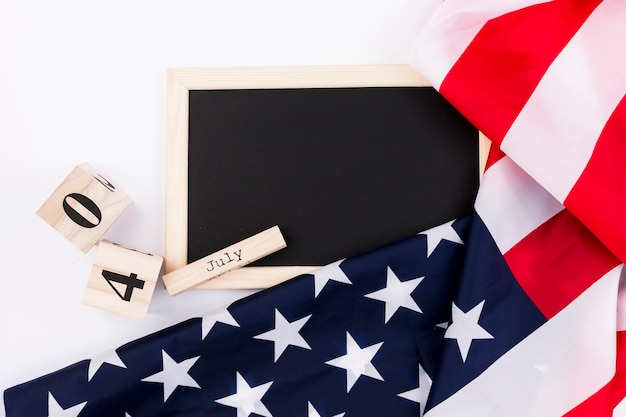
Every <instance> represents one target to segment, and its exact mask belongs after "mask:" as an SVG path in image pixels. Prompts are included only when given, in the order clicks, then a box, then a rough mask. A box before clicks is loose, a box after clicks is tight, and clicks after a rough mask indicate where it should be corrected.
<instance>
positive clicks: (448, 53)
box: [4, 0, 626, 417]
mask: <svg viewBox="0 0 626 417" xmlns="http://www.w3.org/2000/svg"><path fill="white" fill-rule="evenodd" d="M624 22H626V6H624V5H623V3H620V2H618V1H604V2H600V1H586V0H577V1H559V0H556V1H550V2H536V1H535V2H533V1H528V0H514V1H509V2H502V1H496V0H477V1H472V2H467V1H456V0H446V1H445V2H443V3H442V4H441V6H440V8H439V9H438V10H437V11H436V12H435V14H434V15H433V18H432V19H431V21H430V23H429V24H428V25H427V26H426V27H425V29H424V31H423V33H422V35H421V36H420V38H419V40H418V42H417V43H416V48H415V51H414V53H413V55H412V58H411V59H412V63H413V65H415V66H416V68H418V70H419V71H420V72H421V73H423V74H424V75H425V76H426V77H428V78H429V79H430V80H431V82H432V83H433V85H434V86H435V87H436V88H437V89H438V90H439V91H440V92H441V93H442V94H443V95H444V96H445V97H447V98H448V99H449V100H450V101H451V102H452V103H453V104H454V105H455V106H456V107H457V108H458V109H459V110H460V111H461V112H462V113H464V114H465V115H466V116H467V117H468V118H469V120H470V121H472V122H473V123H474V124H475V125H476V126H477V127H478V128H479V129H481V130H482V131H483V132H485V133H486V134H487V135H488V136H489V137H490V138H491V139H492V140H493V141H494V147H493V151H492V154H491V158H490V160H489V163H488V169H487V171H486V172H485V175H484V177H483V182H482V184H481V188H480V191H479V194H478V197H477V200H476V205H475V212H474V213H472V214H471V215H469V216H468V217H466V218H461V219H457V220H454V221H450V222H449V223H446V224H443V225H441V226H438V227H435V228H433V229H430V230H428V231H425V232H423V233H419V234H417V235H416V236H414V237H411V238H409V239H407V240H404V241H401V242H398V243H396V244H393V245H390V246H387V247H383V248H380V249H378V250H375V251H373V252H370V253H367V254H364V255H361V256H357V257H354V258H349V259H345V260H342V261H338V262H335V263H333V264H331V265H328V266H326V267H324V268H321V269H319V270H317V271H315V272H313V273H311V274H306V275H302V276H300V277H298V278H295V279H293V280H290V281H288V282H286V283H284V284H281V285H279V286H276V287H273V288H270V289H268V290H265V291H263V292H260V293H258V294H255V295H253V296H250V297H248V298H246V299H243V300H240V301H237V302H235V303H234V304H232V305H230V306H227V307H224V308H221V309H219V310H216V311H214V312H212V313H210V314H208V315H207V316H205V317H202V318H193V319H190V320H188V321H186V322H183V323H180V324H179V325H176V326H173V327H171V328H168V329H165V330H163V331H161V332H158V333H155V334H153V335H150V336H148V337H145V338H142V339H139V340H136V341H133V342H131V343H128V344H126V345H124V346H121V347H118V348H117V349H114V350H111V351H109V352H105V353H103V354H100V355H97V356H95V357H93V358H89V359H85V360H83V361H80V362H77V363H75V364H73V365H71V366H69V367H67V368H65V369H62V370H59V371H58V372H55V373H53V374H50V375H46V376H43V377H41V378H39V379H36V380H33V381H30V382H27V383H25V384H22V385H19V386H16V387H13V388H10V389H8V390H6V391H5V393H4V400H5V406H6V412H7V416H8V417H35V416H81V417H86V416H111V417H115V416H119V417H128V416H131V417H144V416H151V417H157V416H192V417H193V416H210V415H216V416H233V417H234V416H237V417H241V416H276V417H278V416H308V417H312V416H321V417H325V416H333V417H334V416H346V417H350V416H380V415H393V416H404V415H406V416H409V415H410V416H416V415H419V416H421V415H426V416H429V417H431V416H446V417H448V416H459V415H471V416H494V417H495V416H509V417H510V416H520V417H521V416H524V417H527V416H542V417H543V416H562V415H567V416H594V417H596V416H600V417H602V416H612V415H613V416H621V415H626V404H625V403H624V401H623V398H624V397H625V395H626V381H625V379H624V378H625V377H626V372H625V369H624V364H626V348H625V347H624V342H625V341H624V337H625V336H624V335H625V332H624V331H623V330H626V322H625V321H624V318H626V316H625V315H624V312H625V311H626V308H625V307H626V301H625V299H624V296H621V297H620V293H621V292H623V291H620V278H621V276H622V275H623V273H622V270H623V265H622V262H623V260H624V259H625V256H624V250H625V248H626V244H624V243H625V242H624V236H626V234H625V233H624V231H626V229H624V227H625V226H624V225H626V220H624V219H623V216H619V214H620V212H619V208H620V207H623V204H621V203H623V201H622V200H623V199H626V197H625V195H626V193H624V192H623V179H624V178H626V177H625V176H624V172H623V170H624V168H623V166H622V164H619V162H620V161H619V158H620V156H621V155H623V153H620V147H621V146H622V145H621V143H619V141H618V138H620V137H621V138H623V137H626V135H625V134H624V133H626V130H625V129H624V120H625V115H624V111H625V110H624V108H625V107H624V105H623V104H622V103H623V101H624V100H623V98H624V93H625V91H626V83H625V81H624V79H625V78H626V72H625V71H623V68H621V66H620V64H622V63H624V62H626V59H625V58H626V57H625V56H624V54H626V48H624V47H623V46H622V45H621V42H623V39H626V36H624V32H625V31H626V25H625V24H624ZM620 79H621V80H620ZM500 148H501V149H500ZM596 190H597V191H596ZM596 193H597V195H596ZM592 196H593V198H592Z"/></svg>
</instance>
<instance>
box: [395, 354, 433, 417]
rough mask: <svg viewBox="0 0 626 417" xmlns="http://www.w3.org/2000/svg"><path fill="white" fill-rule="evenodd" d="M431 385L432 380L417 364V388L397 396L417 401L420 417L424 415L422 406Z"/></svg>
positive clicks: (424, 404)
mask: <svg viewBox="0 0 626 417" xmlns="http://www.w3.org/2000/svg"><path fill="white" fill-rule="evenodd" d="M432 385H433V380H432V379H430V377H429V376H428V374H427V373H426V371H424V368H422V365H418V370H417V388H415V389H412V390H411V391H406V392H403V393H400V394H398V397H402V398H405V399H407V400H410V401H413V402H416V403H419V405H420V417H422V416H423V415H424V407H425V406H426V400H427V399H428V394H429V393H430V387H431V386H432Z"/></svg>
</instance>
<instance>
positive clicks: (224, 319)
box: [202, 306, 240, 339]
mask: <svg viewBox="0 0 626 417" xmlns="http://www.w3.org/2000/svg"><path fill="white" fill-rule="evenodd" d="M218 321H219V322H220V323H224V324H228V325H230V326H234V327H240V326H239V323H237V320H235V318H234V317H233V316H232V314H230V312H229V311H228V309H227V307H226V306H224V307H220V308H218V309H215V310H213V311H211V312H209V313H208V314H207V315H205V316H204V317H202V339H204V338H205V337H206V336H207V335H208V334H209V332H210V331H211V329H213V326H215V323H217V322H218Z"/></svg>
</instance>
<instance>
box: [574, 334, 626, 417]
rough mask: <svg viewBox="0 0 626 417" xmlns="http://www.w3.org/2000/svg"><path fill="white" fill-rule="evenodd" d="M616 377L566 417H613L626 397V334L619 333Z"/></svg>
mask: <svg viewBox="0 0 626 417" xmlns="http://www.w3.org/2000/svg"><path fill="white" fill-rule="evenodd" d="M616 366H617V367H616V371H615V377H613V379H612V380H611V382H609V383H608V384H607V385H605V386H604V387H603V388H602V389H601V390H600V391H598V392H597V393H596V394H594V395H593V396H591V397H589V399H588V400H587V401H585V402H583V403H581V404H580V405H579V406H578V407H576V408H574V409H573V410H572V411H570V412H569V413H567V414H565V417H590V416H593V417H611V416H612V415H613V409H614V408H615V406H617V405H618V404H619V403H620V401H622V399H624V397H625V396H626V332H618V333H617V364H616Z"/></svg>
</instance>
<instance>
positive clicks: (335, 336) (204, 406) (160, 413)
mask: <svg viewBox="0 0 626 417" xmlns="http://www.w3.org/2000/svg"><path fill="white" fill-rule="evenodd" d="M470 225H471V218H463V219H459V220H456V221H455V222H450V223H447V224H445V225H442V226H439V227H437V228H434V229H431V230H430V231H427V232H425V233H423V234H419V235H416V236H414V237H411V238H409V239H406V240H404V241H401V242H398V243H396V244H393V245H389V246H386V247H384V248H381V249H378V250H375V251H372V252H370V253H367V254H364V255H361V256H357V257H353V258H349V259H346V260H343V261H339V262H335V263H333V264H331V265H328V266H326V267H324V268H321V269H319V270H317V271H315V272H313V273H311V274H306V275H302V276H300V277H297V278H294V279H292V280H289V281H287V282H285V283H283V284H281V285H278V286H276V287H273V288H270V289H268V290H265V291H262V292H259V293H257V294H254V295H252V296H250V297H247V298H245V299H242V300H239V301H237V302H235V303H233V304H232V305H230V306H228V307H224V308H220V309H217V310H215V311H213V312H211V313H209V314H208V315H206V316H205V317H203V318H194V319H190V320H187V321H185V322H183V323H180V324H178V325H176V326H173V327H170V328H167V329H165V330H163V331H160V332H158V333H155V334H152V335H150V336H147V337H144V338H142V339H138V340H136V341H133V342H131V343H128V344H126V345H123V346H121V347H119V348H117V349H115V350H112V351H109V352H104V353H103V354H101V355H98V356H96V357H94V358H92V359H90V360H85V361H81V362H78V363H76V364H74V365H71V366H69V367H67V368H65V369H62V370H60V371H57V372H55V373H52V374H50V375H47V376H44V377H41V378H39V379H36V380H34V381H31V382H27V383H25V384H22V385H19V386H16V387H13V388H10V389H8V390H6V391H5V394H4V399H5V407H6V411H7V417H36V416H50V417H52V416H80V417H90V416H106V417H148V416H150V417H165V416H168V417H172V416H186V417H201V416H202V417H206V416H225V417H235V416H236V417H242V416H246V417H247V416H274V417H278V416H295V417H297V416H303V417H317V416H319V417H327V416H332V417H336V416H346V417H350V416H381V415H393V416H421V415H423V412H424V407H425V406H426V399H427V397H428V395H429V392H430V390H431V383H432V382H431V381H432V379H434V378H433V377H434V376H435V375H436V374H437V372H438V369H439V363H440V361H441V360H442V352H444V351H446V352H455V354H454V357H455V358H456V359H455V360H454V361H448V362H446V364H445V366H448V367H451V369H453V370H454V372H457V371H459V369H460V368H462V365H463V364H464V363H465V361H466V360H467V357H468V355H469V356H471V355H472V353H473V352H472V347H473V345H474V344H477V343H479V342H484V341H493V340H494V339H495V336H494V333H493V332H492V331H491V332H490V330H489V329H488V328H484V327H481V324H479V322H478V320H479V317H480V315H481V312H482V309H483V308H485V309H487V308H491V307H489V306H486V307H485V304H484V303H483V304H482V305H480V307H479V306H478V304H479V303H476V302H475V300H472V299H463V298H458V299H457V290H458V287H459V285H460V283H459V282H458V280H459V279H460V277H461V276H462V275H463V274H462V272H463V271H462V270H463V268H465V261H464V258H465V255H466V245H465V244H464V242H466V240H467V239H468V238H469V237H468V233H469V232H468V231H469V229H470ZM483 298H484V297H483ZM481 300H482V299H481ZM478 301H479V302H480V300H478ZM474 307H476V308H475V309H474V310H471V309H472V308H474ZM470 311H473V312H470ZM466 316H467V317H470V320H471V317H475V321H476V323H475V324H474V325H475V328H476V333H475V337H474V336H473V337H474V339H472V338H470V339H469V340H465V339H463V338H462V337H459V336H455V334H456V333H455V330H454V327H453V326H454V325H455V321H459V322H460V321H461V317H463V318H464V320H467V319H465V317H466ZM455 317H458V318H457V319H455ZM542 320H543V318H542V317H539V316H537V317H533V318H532V319H531V320H530V322H531V324H530V325H528V326H527V327H528V329H526V330H527V331H528V332H530V331H531V330H532V329H533V328H536V326H538V325H539V324H540V323H541V322H542ZM485 327H488V326H485ZM525 333H526V334H527V332H526V331H525ZM515 340H517V339H515V338H512V339H511V340H508V339H507V340H506V341H505V342H503V343H504V344H503V345H502V349H505V348H507V347H508V346H509V345H510V344H511V343H514V342H515ZM498 343H502V342H500V341H498ZM455 349H456V350H455ZM496 353H499V352H496ZM500 353H501V352H500ZM484 360H486V361H489V358H487V359H484ZM485 366H488V363H487V364H486V365H485ZM483 369H484V368H483ZM479 371H480V369H479ZM464 372H466V373H467V375H466V377H464V378H462V380H461V382H460V383H466V382H468V380H470V379H471V378H473V377H475V375H476V372H477V371H476V369H474V368H472V370H471V371H464ZM456 384H457V385H458V382H456ZM436 385H437V383H435V386H436ZM457 385H455V384H446V386H447V387H448V388H439V389H438V390H437V394H436V395H435V397H436V399H435V400H434V401H435V402H436V401H438V400H440V399H441V398H440V397H441V396H445V395H449V394H450V390H455V389H458V386H457ZM437 396H439V397H437ZM431 401H432V399H431Z"/></svg>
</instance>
